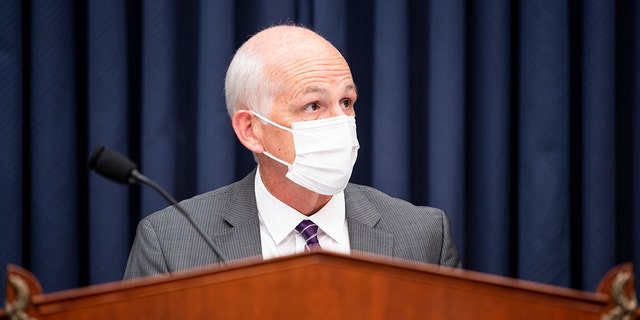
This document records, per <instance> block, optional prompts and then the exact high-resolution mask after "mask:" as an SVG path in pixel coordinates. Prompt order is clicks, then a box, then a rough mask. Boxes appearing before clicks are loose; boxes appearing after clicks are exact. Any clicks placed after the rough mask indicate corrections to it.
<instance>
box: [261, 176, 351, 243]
mask: <svg viewBox="0 0 640 320" xmlns="http://www.w3.org/2000/svg"><path fill="white" fill-rule="evenodd" d="M255 194H256V205H257V206H258V214H259V215H260V219H261V220H262V222H263V223H264V225H265V227H266V228H267V230H268V232H269V234H270V235H271V238H272V239H273V241H274V242H275V243H276V245H277V244H279V243H280V242H282V240H284V239H285V238H286V237H287V236H288V235H289V234H290V233H291V232H292V231H293V230H294V229H295V227H296V226H297V225H298V224H299V223H300V222H302V220H304V219H310V220H311V221H313V222H314V223H315V224H317V225H318V227H319V228H320V230H321V231H322V232H324V233H325V234H326V235H328V236H329V237H331V238H332V239H333V240H335V241H336V242H338V243H342V242H343V241H346V240H347V239H345V236H346V235H344V232H342V231H343V226H344V222H345V202H344V192H340V193H339V194H336V195H334V196H333V197H331V200H329V202H327V204H326V205H325V206H324V207H322V208H321V209H320V210H319V211H318V212H316V213H315V214H313V215H312V216H310V217H307V216H305V215H303V214H302V213H300V212H298V211H297V210H295V209H293V208H291V207H289V206H288V205H286V204H285V203H284V202H282V201H280V200H278V199H277V198H276V197H274V196H273V195H272V194H271V193H269V191H268V190H267V188H266V187H265V185H264V183H263V182H262V178H261V177H260V168H259V167H258V170H256V177H255Z"/></svg>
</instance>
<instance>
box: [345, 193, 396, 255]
mask: <svg viewBox="0 0 640 320" xmlns="http://www.w3.org/2000/svg"><path fill="white" fill-rule="evenodd" d="M344 196H345V203H346V207H345V210H346V218H347V224H348V227H349V242H350V244H351V249H352V250H355V251H361V252H370V253H375V254H379V255H384V256H392V254H393V235H392V234H390V233H388V232H384V231H381V230H378V229H376V225H377V223H378V221H379V220H380V218H381V215H380V212H379V211H378V210H377V209H376V208H375V207H374V206H373V205H372V204H371V201H369V200H367V199H366V198H365V197H364V196H363V195H362V193H361V192H359V191H358V190H356V189H354V188H352V187H350V186H347V188H346V189H345V192H344Z"/></svg>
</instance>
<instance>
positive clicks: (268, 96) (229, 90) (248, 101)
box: [224, 45, 277, 117]
mask: <svg viewBox="0 0 640 320" xmlns="http://www.w3.org/2000/svg"><path fill="white" fill-rule="evenodd" d="M264 54H265V53H264V52H261V50H260V48H259V47H256V46H247V45H242V46H241V47H240V48H239V49H238V51H237V52H236V54H235V55H234V56H233V59H232V60H231V63H230V64H229V68H228V69H227V75H226V78H225V83H224V91H225V99H226V103H227V112H228V113H229V116H230V117H233V115H234V114H235V113H236V111H238V110H243V109H244V110H252V111H255V112H257V113H259V114H261V115H263V116H265V117H269V112H270V111H271V106H272V104H273V101H274V99H275V93H276V92H277V91H276V90H277V84H275V83H274V82H273V80H272V79H269V78H268V77H267V75H266V73H265V59H264Z"/></svg>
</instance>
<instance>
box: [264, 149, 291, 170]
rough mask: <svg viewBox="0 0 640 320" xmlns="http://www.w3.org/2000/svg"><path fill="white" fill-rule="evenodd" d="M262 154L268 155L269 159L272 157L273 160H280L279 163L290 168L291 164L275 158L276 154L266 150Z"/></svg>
mask: <svg viewBox="0 0 640 320" xmlns="http://www.w3.org/2000/svg"><path fill="white" fill-rule="evenodd" d="M262 154H264V155H265V156H267V157H269V158H271V159H273V160H275V161H278V162H280V163H281V164H283V165H285V166H287V168H289V169H291V165H290V164H288V163H286V162H284V160H280V159H278V158H276V156H274V155H272V154H271V153H269V152H267V151H263V152H262Z"/></svg>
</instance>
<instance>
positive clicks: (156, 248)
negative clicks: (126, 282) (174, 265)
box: [124, 219, 169, 279]
mask: <svg viewBox="0 0 640 320" xmlns="http://www.w3.org/2000/svg"><path fill="white" fill-rule="evenodd" d="M167 272H169V269H168V267H167V263H166V261H165V258H164V254H163V252H162V247H161V246H160V241H159V239H158V235H157V233H156V231H155V229H154V228H153V225H152V224H151V222H149V221H147V220H146V219H143V220H142V221H140V223H139V224H138V228H137V230H136V237H135V240H134V241H133V246H132V248H131V252H130V253H129V260H128V261H127V268H126V270H125V272H124V279H131V278H137V277H144V276H149V275H155V274H162V273H167Z"/></svg>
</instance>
